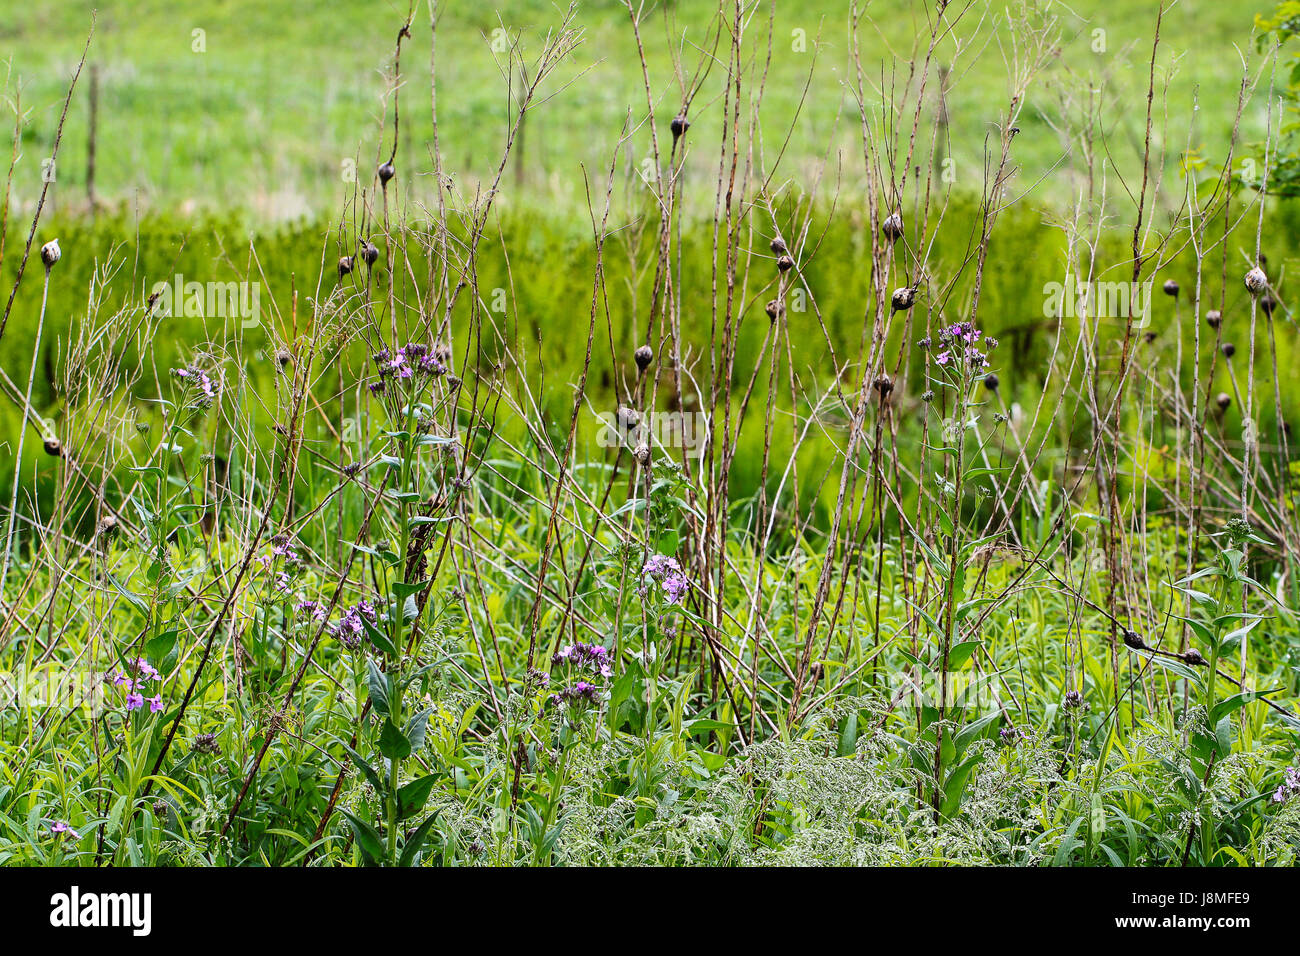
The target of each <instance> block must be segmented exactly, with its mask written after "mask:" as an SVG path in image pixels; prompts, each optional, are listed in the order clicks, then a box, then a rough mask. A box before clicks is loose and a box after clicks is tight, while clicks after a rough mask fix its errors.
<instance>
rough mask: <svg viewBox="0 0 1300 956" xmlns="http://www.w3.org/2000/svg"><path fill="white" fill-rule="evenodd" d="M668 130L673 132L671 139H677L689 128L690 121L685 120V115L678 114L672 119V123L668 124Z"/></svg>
mask: <svg viewBox="0 0 1300 956" xmlns="http://www.w3.org/2000/svg"><path fill="white" fill-rule="evenodd" d="M668 128H669V129H671V130H672V131H673V139H677V138H678V137H679V136H681V135H682V134H683V133H685V132H686V131H687V130H688V129H690V128H691V121H690V120H688V119H687V118H686V114H685V113H678V114H677V115H676V116H674V117H673V121H672V122H671V123H669V124H668Z"/></svg>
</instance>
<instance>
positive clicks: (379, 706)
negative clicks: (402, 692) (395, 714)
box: [366, 658, 389, 717]
mask: <svg viewBox="0 0 1300 956" xmlns="http://www.w3.org/2000/svg"><path fill="white" fill-rule="evenodd" d="M366 671H367V674H368V676H369V679H370V706H371V707H373V708H374V710H375V713H376V714H379V715H380V716H381V717H387V716H388V699H389V694H388V677H387V676H386V675H385V674H384V672H383V671H381V670H380V669H379V665H378V664H376V663H375V662H374V661H373V660H371V659H370V658H366Z"/></svg>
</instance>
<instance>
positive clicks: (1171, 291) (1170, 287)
mask: <svg viewBox="0 0 1300 956" xmlns="http://www.w3.org/2000/svg"><path fill="white" fill-rule="evenodd" d="M1165 295H1167V296H1169V297H1170V298H1171V299H1176V298H1178V283H1177V282H1176V281H1175V280H1173V279H1166V280H1165Z"/></svg>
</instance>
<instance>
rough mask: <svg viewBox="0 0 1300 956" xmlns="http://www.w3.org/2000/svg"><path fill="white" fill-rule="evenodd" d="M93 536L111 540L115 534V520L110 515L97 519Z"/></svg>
mask: <svg viewBox="0 0 1300 956" xmlns="http://www.w3.org/2000/svg"><path fill="white" fill-rule="evenodd" d="M95 534H97V535H99V536H100V537H101V538H111V537H112V536H113V535H115V534H117V519H116V518H114V517H113V516H112V515H104V517H102V518H100V519H99V523H98V524H97V525H95Z"/></svg>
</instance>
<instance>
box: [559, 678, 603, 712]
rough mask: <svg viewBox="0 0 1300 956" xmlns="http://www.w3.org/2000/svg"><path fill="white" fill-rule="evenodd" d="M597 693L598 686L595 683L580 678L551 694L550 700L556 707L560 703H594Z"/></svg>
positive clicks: (598, 691) (598, 690)
mask: <svg viewBox="0 0 1300 956" xmlns="http://www.w3.org/2000/svg"><path fill="white" fill-rule="evenodd" d="M599 693H600V688H599V687H597V686H596V685H595V684H592V683H588V682H587V681H585V680H580V681H578V682H577V683H576V684H570V685H569V686H568V687H566V688H564V690H562V691H560V692H559V693H558V694H552V695H551V698H550V700H551V703H552V704H554V705H555V706H557V707H558V706H559V705H561V704H594V703H595V702H596V696H597V695H598V694H599Z"/></svg>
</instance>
